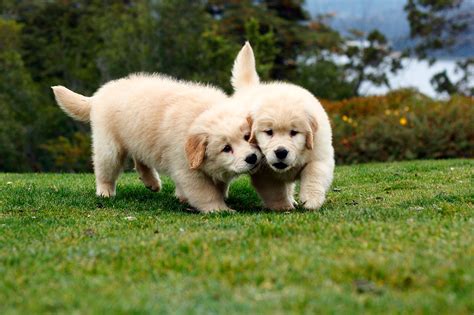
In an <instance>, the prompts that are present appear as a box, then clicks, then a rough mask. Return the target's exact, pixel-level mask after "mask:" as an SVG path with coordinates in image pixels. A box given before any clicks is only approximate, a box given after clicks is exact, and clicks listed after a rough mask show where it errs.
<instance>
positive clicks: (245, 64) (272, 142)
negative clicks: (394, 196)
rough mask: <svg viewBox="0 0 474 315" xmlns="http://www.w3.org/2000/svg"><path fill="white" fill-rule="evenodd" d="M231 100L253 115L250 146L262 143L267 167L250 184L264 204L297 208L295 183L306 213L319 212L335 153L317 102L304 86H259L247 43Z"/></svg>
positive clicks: (234, 72) (237, 63)
mask: <svg viewBox="0 0 474 315" xmlns="http://www.w3.org/2000/svg"><path fill="white" fill-rule="evenodd" d="M231 81H232V86H233V88H234V91H235V93H234V95H233V96H232V99H233V100H234V101H235V102H236V103H238V104H239V105H240V106H242V107H245V108H247V109H248V111H249V112H250V119H251V120H252V131H251V136H250V142H252V143H256V144H258V146H259V148H260V149H261V151H262V153H263V155H264V156H265V161H266V162H265V165H262V166H261V167H260V168H259V170H258V171H257V172H256V173H254V174H253V175H252V183H253V186H254V187H255V189H256V190H257V192H258V194H259V195H260V197H261V198H262V200H263V202H264V203H265V206H266V207H268V208H271V209H274V210H285V209H292V208H294V204H295V198H294V184H295V182H296V181H297V180H300V181H301V190H300V195H299V199H300V202H301V204H302V205H303V207H305V208H307V209H319V208H320V207H321V206H322V204H323V203H324V200H325V198H326V192H327V191H328V189H329V186H330V185H331V183H332V180H333V173H334V166H335V162H334V149H333V146H332V131H331V126H330V123H329V118H328V116H327V114H326V112H325V110H324V109H323V107H322V106H321V104H320V103H319V101H318V100H317V99H316V98H315V97H314V96H313V95H312V94H311V93H310V92H309V91H307V90H305V89H304V88H302V87H299V86H296V85H293V84H289V83H282V82H260V79H259V77H258V74H257V72H256V68H255V57H254V54H253V51H252V47H251V46H250V44H249V43H248V42H247V43H246V44H245V45H244V47H243V48H242V49H241V51H240V52H239V54H238V56H237V58H236V59H235V62H234V67H233V69H232V80H231Z"/></svg>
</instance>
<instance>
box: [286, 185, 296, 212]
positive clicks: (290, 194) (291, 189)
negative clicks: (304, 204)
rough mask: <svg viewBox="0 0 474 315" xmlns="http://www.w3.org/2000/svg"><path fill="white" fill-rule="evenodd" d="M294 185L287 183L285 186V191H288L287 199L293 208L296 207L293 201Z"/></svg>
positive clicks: (294, 200)
mask: <svg viewBox="0 0 474 315" xmlns="http://www.w3.org/2000/svg"><path fill="white" fill-rule="evenodd" d="M295 186H296V184H295V183H287V184H286V190H287V191H288V198H290V202H291V204H292V205H293V206H295V207H296V206H297V205H298V202H296V199H295Z"/></svg>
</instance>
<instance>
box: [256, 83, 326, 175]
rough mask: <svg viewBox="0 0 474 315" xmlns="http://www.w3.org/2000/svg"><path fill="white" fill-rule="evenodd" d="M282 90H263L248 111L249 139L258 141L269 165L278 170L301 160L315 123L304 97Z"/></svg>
mask: <svg viewBox="0 0 474 315" xmlns="http://www.w3.org/2000/svg"><path fill="white" fill-rule="evenodd" d="M263 89H265V88H263ZM284 90H285V89H284V88H283V91H281V90H280V91H278V89H274V90H273V91H270V90H269V91H263V90H262V93H263V94H261V95H260V96H261V97H260V98H259V100H258V101H257V102H258V104H257V106H255V108H254V110H253V112H252V115H251V117H252V119H253V127H252V134H251V139H250V142H255V141H256V142H257V143H258V145H259V147H260V149H261V150H262V153H263V155H264V156H265V158H266V160H267V163H268V165H269V166H270V167H271V168H272V169H273V170H275V171H276V172H279V173H282V172H286V171H289V170H291V169H292V168H293V167H295V166H298V165H301V164H302V163H304V161H305V158H304V157H305V156H307V152H309V151H310V150H312V149H313V146H314V133H315V132H316V130H317V127H318V126H317V122H316V118H315V115H314V114H313V113H311V112H310V111H308V106H307V104H306V103H307V99H306V98H305V97H299V96H298V93H296V94H295V91H291V90H289V91H284ZM280 92H282V93H280ZM285 92H286V93H285Z"/></svg>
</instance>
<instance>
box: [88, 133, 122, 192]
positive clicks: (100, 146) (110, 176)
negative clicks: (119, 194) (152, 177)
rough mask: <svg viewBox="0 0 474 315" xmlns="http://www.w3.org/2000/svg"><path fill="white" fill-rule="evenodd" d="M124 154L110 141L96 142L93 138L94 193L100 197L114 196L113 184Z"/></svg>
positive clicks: (120, 168)
mask: <svg viewBox="0 0 474 315" xmlns="http://www.w3.org/2000/svg"><path fill="white" fill-rule="evenodd" d="M124 161H125V154H124V153H123V152H121V151H120V150H119V149H118V147H117V146H116V145H115V143H113V142H112V141H102V142H101V143H98V141H96V140H95V139H94V157H93V162H94V173H95V178H96V194H97V196H101V197H113V196H115V184H116V181H117V178H118V176H119V175H120V172H121V171H122V167H123V163H124Z"/></svg>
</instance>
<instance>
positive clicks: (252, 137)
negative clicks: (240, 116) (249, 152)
mask: <svg viewBox="0 0 474 315" xmlns="http://www.w3.org/2000/svg"><path fill="white" fill-rule="evenodd" d="M247 123H248V124H249V127H250V138H249V143H251V144H257V139H255V133H254V132H253V128H252V126H253V118H252V116H250V115H248V116H247Z"/></svg>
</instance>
